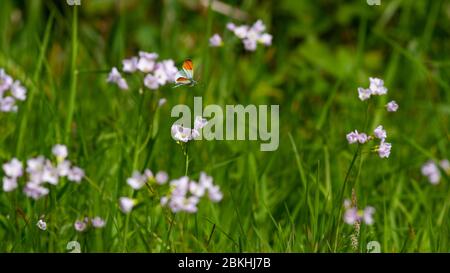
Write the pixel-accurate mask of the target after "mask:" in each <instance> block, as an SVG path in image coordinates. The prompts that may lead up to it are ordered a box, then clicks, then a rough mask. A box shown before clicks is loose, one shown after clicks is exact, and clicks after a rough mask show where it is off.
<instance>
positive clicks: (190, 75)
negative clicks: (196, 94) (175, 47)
mask: <svg viewBox="0 0 450 273" xmlns="http://www.w3.org/2000/svg"><path fill="white" fill-rule="evenodd" d="M175 83H176V85H175V86H174V88H175V87H178V86H181V85H186V86H194V85H196V84H197V81H195V80H194V64H193V63H192V60H190V59H187V60H185V61H184V62H183V65H182V69H181V70H179V71H178V72H177V74H176V76H175Z"/></svg>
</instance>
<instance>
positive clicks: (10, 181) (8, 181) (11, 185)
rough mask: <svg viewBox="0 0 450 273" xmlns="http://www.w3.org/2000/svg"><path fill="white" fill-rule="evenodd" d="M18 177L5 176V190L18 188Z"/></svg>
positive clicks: (9, 190)
mask: <svg viewBox="0 0 450 273" xmlns="http://www.w3.org/2000/svg"><path fill="white" fill-rule="evenodd" d="M17 186H18V184H17V178H15V177H8V176H5V177H3V191H4V192H11V191H13V190H15V189H16V188H17Z"/></svg>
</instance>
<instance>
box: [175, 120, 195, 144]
mask: <svg viewBox="0 0 450 273" xmlns="http://www.w3.org/2000/svg"><path fill="white" fill-rule="evenodd" d="M171 131H172V138H173V139H174V140H176V141H181V142H188V141H189V140H191V139H192V130H191V129H189V128H185V127H183V126H181V125H178V124H174V125H172V129H171Z"/></svg>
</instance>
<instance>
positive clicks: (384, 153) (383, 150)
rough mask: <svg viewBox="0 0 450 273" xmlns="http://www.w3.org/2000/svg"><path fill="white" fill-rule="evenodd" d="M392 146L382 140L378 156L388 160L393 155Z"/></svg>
mask: <svg viewBox="0 0 450 273" xmlns="http://www.w3.org/2000/svg"><path fill="white" fill-rule="evenodd" d="M391 148H392V144H391V143H388V142H385V141H384V140H381V143H380V146H379V147H378V149H377V151H378V155H379V156H380V157H381V158H388V157H389V155H390V154H391Z"/></svg>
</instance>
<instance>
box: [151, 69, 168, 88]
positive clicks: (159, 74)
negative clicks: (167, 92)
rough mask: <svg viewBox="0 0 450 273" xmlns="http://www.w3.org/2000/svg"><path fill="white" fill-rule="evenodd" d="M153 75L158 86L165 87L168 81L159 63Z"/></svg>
mask: <svg viewBox="0 0 450 273" xmlns="http://www.w3.org/2000/svg"><path fill="white" fill-rule="evenodd" d="M153 75H154V77H155V78H156V81H157V82H158V85H161V86H162V85H165V84H166V83H167V81H168V77H167V74H166V71H165V70H164V67H163V66H162V65H160V64H159V63H158V64H157V65H156V69H155V71H154V72H153Z"/></svg>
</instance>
